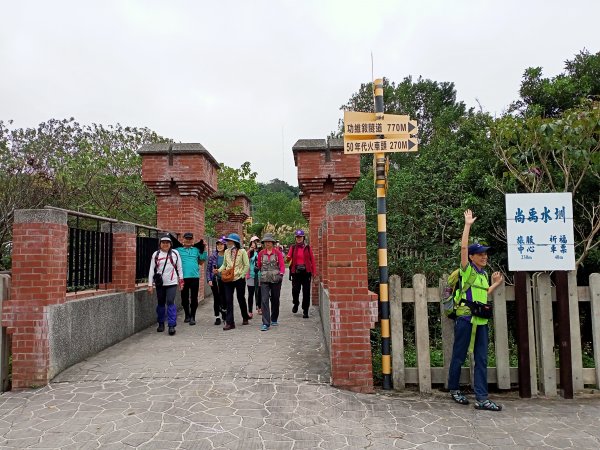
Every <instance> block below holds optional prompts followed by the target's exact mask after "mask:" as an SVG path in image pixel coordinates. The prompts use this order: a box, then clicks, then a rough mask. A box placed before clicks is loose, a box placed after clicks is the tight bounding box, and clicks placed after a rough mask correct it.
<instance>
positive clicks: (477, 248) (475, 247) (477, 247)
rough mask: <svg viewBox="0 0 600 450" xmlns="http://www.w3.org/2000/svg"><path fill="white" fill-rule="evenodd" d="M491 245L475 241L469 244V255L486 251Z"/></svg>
mask: <svg viewBox="0 0 600 450" xmlns="http://www.w3.org/2000/svg"><path fill="white" fill-rule="evenodd" d="M490 248H491V247H487V246H485V245H482V244H480V243H479V242H476V243H475V244H471V245H469V255H476V254H478V253H486V252H487V251H488V250H489V249H490Z"/></svg>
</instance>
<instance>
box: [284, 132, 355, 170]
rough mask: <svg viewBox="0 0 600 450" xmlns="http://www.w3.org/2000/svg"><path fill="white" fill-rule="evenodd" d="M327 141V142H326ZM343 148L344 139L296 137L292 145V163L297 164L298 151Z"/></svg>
mask: <svg viewBox="0 0 600 450" xmlns="http://www.w3.org/2000/svg"><path fill="white" fill-rule="evenodd" d="M328 142H329V144H328ZM327 149H329V150H344V140H343V139H339V138H334V139H329V141H327V139H298V140H297V141H296V143H295V144H294V146H293V147H292V153H294V164H295V165H296V166H298V152H310V151H313V152H322V151H323V150H327Z"/></svg>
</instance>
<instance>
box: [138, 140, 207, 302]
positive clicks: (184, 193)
mask: <svg viewBox="0 0 600 450" xmlns="http://www.w3.org/2000/svg"><path fill="white" fill-rule="evenodd" d="M138 153H139V154H140V155H142V180H143V181H144V183H145V184H146V186H148V187H149V188H150V189H151V190H152V192H154V195H156V226H157V227H158V228H162V229H163V230H169V231H172V232H175V233H178V234H179V235H181V234H182V233H185V232H187V231H190V232H192V233H194V241H199V240H200V239H203V238H204V241H205V242H207V239H206V237H205V235H204V232H205V222H204V203H205V201H206V199H208V198H209V197H210V196H211V195H213V194H214V193H215V192H216V190H217V171H218V170H219V163H217V161H216V160H215V159H214V158H213V157H212V155H211V154H210V153H209V152H208V151H207V150H206V149H205V148H204V147H203V146H202V145H201V144H149V145H145V146H143V147H142V148H140V149H139V150H138ZM180 240H181V239H180ZM204 279H205V277H204V276H200V290H199V298H200V299H203V298H204Z"/></svg>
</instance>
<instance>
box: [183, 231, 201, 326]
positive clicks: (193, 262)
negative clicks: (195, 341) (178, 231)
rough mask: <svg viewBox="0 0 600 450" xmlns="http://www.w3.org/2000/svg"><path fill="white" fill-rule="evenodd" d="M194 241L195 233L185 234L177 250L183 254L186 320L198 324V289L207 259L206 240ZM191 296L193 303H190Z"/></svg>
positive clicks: (191, 323)
mask: <svg viewBox="0 0 600 450" xmlns="http://www.w3.org/2000/svg"><path fill="white" fill-rule="evenodd" d="M193 242H194V234H193V233H189V232H188V233H185V234H184V235H183V247H179V248H178V249H177V251H178V252H179V254H180V255H181V264H182V266H183V289H182V290H181V304H182V306H183V311H184V313H185V319H184V322H186V323H189V324H190V325H196V310H197V309H198V290H199V289H200V266H201V265H203V264H204V261H206V256H207V255H206V251H205V249H204V240H202V239H201V240H200V241H199V242H196V243H195V244H194V243H193ZM190 297H191V304H190Z"/></svg>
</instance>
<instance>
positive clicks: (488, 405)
mask: <svg viewBox="0 0 600 450" xmlns="http://www.w3.org/2000/svg"><path fill="white" fill-rule="evenodd" d="M475 409H485V410H486V411H502V405H498V404H496V403H494V402H493V401H491V400H484V401H482V402H475Z"/></svg>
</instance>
